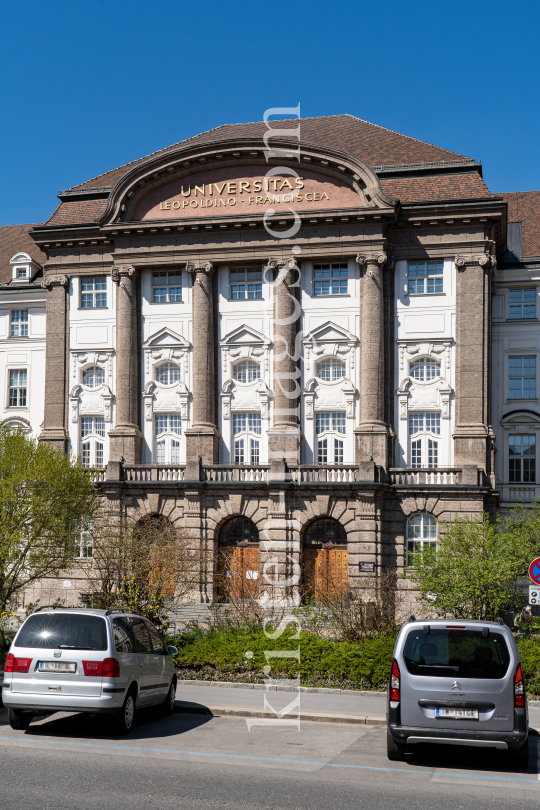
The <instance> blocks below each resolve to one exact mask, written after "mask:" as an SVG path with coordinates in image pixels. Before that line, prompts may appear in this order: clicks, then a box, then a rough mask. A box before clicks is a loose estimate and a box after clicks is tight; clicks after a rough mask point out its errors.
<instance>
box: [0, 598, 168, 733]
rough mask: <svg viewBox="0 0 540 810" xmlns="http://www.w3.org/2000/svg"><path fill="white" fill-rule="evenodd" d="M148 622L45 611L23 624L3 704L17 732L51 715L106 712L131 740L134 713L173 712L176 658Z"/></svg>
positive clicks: (99, 613)
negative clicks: (146, 708) (150, 708)
mask: <svg viewBox="0 0 540 810" xmlns="http://www.w3.org/2000/svg"><path fill="white" fill-rule="evenodd" d="M176 652H177V650H176V648H174V647H169V648H167V647H166V646H165V643H164V641H163V639H162V637H161V635H160V634H159V632H158V631H157V630H156V628H155V627H154V625H153V624H151V623H150V622H149V621H148V620H147V619H145V618H144V617H143V616H139V615H135V614H133V613H130V612H125V611H122V610H120V609H115V610H107V611H105V610H87V609H82V608H81V609H78V608H72V609H70V608H40V609H38V610H37V611H36V612H35V613H33V614H32V615H31V616H29V617H28V618H27V619H26V621H25V622H24V623H23V624H22V625H21V627H20V629H19V631H18V633H17V635H16V636H15V638H14V640H13V643H12V644H11V647H10V651H9V653H8V655H7V657H6V662H5V672H4V682H3V685H2V699H3V702H4V706H6V707H7V708H8V717H9V723H10V725H11V727H12V728H14V729H26V728H28V726H29V725H30V722H31V720H32V718H33V717H35V716H37V715H43V714H49V713H50V712H57V711H64V712H88V713H91V714H98V713H107V714H110V715H111V716H112V717H111V719H112V721H113V725H114V731H115V732H116V733H119V734H127V733H129V731H130V730H131V728H132V726H133V721H134V718H135V710H136V709H138V708H139V707H142V706H155V705H160V706H161V707H162V710H163V712H164V713H165V714H172V713H173V711H174V701H175V695H176V674H175V668H174V662H173V660H172V658H171V655H175V654H176Z"/></svg>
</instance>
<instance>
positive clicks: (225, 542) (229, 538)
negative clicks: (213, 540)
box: [218, 517, 259, 546]
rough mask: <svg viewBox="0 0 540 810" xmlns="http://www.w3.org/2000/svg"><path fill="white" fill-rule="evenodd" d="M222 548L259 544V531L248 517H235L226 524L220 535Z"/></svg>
mask: <svg viewBox="0 0 540 810" xmlns="http://www.w3.org/2000/svg"><path fill="white" fill-rule="evenodd" d="M218 542H219V545H220V546H237V545H238V544H239V543H245V542H248V543H256V544H258V543H259V530H258V529H257V526H256V525H255V524H254V523H253V521H252V520H250V519H249V518H247V517H234V518H231V519H230V520H228V521H227V523H225V525H224V526H223V528H222V529H221V531H220V533H219V540H218Z"/></svg>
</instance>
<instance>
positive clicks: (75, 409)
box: [69, 385, 82, 422]
mask: <svg viewBox="0 0 540 810" xmlns="http://www.w3.org/2000/svg"><path fill="white" fill-rule="evenodd" d="M81 393H82V388H81V386H80V385H75V386H74V387H73V388H72V389H71V393H70V395H69V404H70V410H71V421H72V422H78V421H79V399H80V396H81Z"/></svg>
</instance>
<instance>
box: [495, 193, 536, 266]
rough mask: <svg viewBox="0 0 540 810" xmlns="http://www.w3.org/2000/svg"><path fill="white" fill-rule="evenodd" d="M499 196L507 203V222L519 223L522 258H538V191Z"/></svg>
mask: <svg viewBox="0 0 540 810" xmlns="http://www.w3.org/2000/svg"><path fill="white" fill-rule="evenodd" d="M499 196H500V197H502V198H503V199H504V200H506V202H507V203H508V222H509V223H510V222H521V227H522V235H521V239H522V248H523V254H522V255H523V257H532V256H540V191H513V192H510V193H507V194H500V195H499Z"/></svg>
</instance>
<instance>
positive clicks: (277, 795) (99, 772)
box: [0, 710, 540, 810]
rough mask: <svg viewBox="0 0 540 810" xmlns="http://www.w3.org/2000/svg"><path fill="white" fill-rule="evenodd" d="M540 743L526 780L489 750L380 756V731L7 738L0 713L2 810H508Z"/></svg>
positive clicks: (59, 732)
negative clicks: (396, 758)
mask: <svg viewBox="0 0 540 810" xmlns="http://www.w3.org/2000/svg"><path fill="white" fill-rule="evenodd" d="M538 742H539V738H538V737H537V736H534V737H533V738H531V754H532V757H531V765H530V767H529V768H528V770H527V771H526V772H517V771H512V770H511V769H510V768H508V767H506V765H505V762H504V758H503V756H502V755H500V754H499V753H498V752H493V753H480V752H476V751H472V750H470V749H469V750H467V749H463V750H462V751H458V750H457V749H450V750H448V751H447V750H445V749H442V748H440V749H437V750H434V751H433V752H427V753H426V752H423V753H422V752H419V753H418V754H416V755H415V756H414V757H411V758H408V760H407V761H406V762H404V763H390V762H388V760H387V759H386V755H385V728H384V727H383V726H366V725H339V724H332V723H325V724H322V723H311V722H305V723H302V724H301V727H300V731H298V730H296V729H295V728H290V727H283V728H273V727H256V728H253V729H252V730H251V731H250V732H248V730H247V726H246V721H245V720H244V719H242V718H231V717H210V716H204V715H190V714H180V713H176V714H175V715H174V716H173V717H170V718H161V717H157V716H156V714H155V712H153V711H152V710H146V711H145V712H140V714H139V717H138V721H137V725H136V727H135V729H134V730H133V732H132V735H131V736H130V737H128V738H119V737H112V736H110V734H109V732H108V728H107V726H106V724H105V723H104V722H103V720H102V719H100V718H91V717H88V716H85V715H61V714H56V715H52V716H51V717H50V718H43V719H40V720H36V721H34V722H33V723H32V725H31V726H30V728H29V730H28V731H27V732H17V731H13V730H12V729H11V728H10V727H9V726H8V725H7V713H6V711H5V710H1V711H0V748H1V750H0V763H1V766H0V768H1V770H0V784H1V786H2V805H3V806H4V807H15V808H17V810H27V808H28V810H74V808H79V807H84V808H85V810H87V809H88V810H94V809H95V810H98V808H99V810H102V808H108V807H113V808H114V809H115V810H128V808H129V810H142V808H144V809H145V810H148V808H149V807H155V808H159V810H167V809H168V808H171V809H172V808H175V810H203V808H204V810H222V808H223V810H225V809H226V810H261V809H262V808H265V809H266V808H268V810H285V809H286V810H336V809H337V808H339V810H353V808H354V810H358V808H366V810H395V808H396V807H399V808H400V810H424V808H425V810H428V808H429V810H434V808H441V810H443V808H444V810H461V809H463V810H503V808H504V810H507V808H508V807H509V806H511V807H512V808H513V810H516V808H525V807H532V806H536V804H538V801H539V800H540V781H539V768H538V764H539V762H538V755H539V754H540V748H539V747H538Z"/></svg>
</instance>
